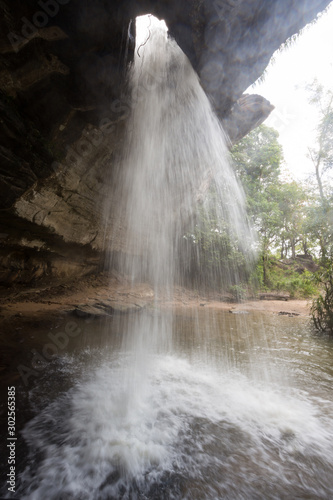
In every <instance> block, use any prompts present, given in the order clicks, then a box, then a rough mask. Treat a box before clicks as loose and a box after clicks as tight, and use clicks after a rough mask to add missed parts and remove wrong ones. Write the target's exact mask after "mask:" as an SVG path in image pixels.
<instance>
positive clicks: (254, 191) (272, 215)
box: [231, 125, 283, 286]
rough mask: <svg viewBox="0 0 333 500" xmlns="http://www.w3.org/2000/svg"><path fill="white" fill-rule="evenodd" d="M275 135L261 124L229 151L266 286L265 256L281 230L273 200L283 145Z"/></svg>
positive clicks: (279, 216) (270, 129) (278, 214)
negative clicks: (257, 242)
mask: <svg viewBox="0 0 333 500" xmlns="http://www.w3.org/2000/svg"><path fill="white" fill-rule="evenodd" d="M278 136H279V134H278V132H277V131H276V130H274V129H273V128H270V127H267V126H266V125H261V126H260V127H258V128H256V129H254V130H253V131H252V132H250V134H248V135H247V136H246V137H245V138H244V139H242V140H241V141H240V142H239V143H238V144H236V145H235V146H234V148H233V149H232V152H231V154H232V158H233V161H234V166H235V170H236V172H237V174H238V176H239V178H240V179H241V181H242V184H243V186H244V190H245V193H246V196H247V205H248V213H249V216H250V218H251V219H252V223H253V225H254V227H255V229H256V230H257V232H258V234H259V235H260V243H261V260H262V269H263V284H264V285H265V286H269V277H268V269H267V265H268V256H269V250H270V248H271V247H272V245H274V244H275V243H276V242H277V240H278V238H279V233H280V230H281V210H280V206H279V202H278V199H277V197H276V184H277V183H278V179H279V175H280V171H281V163H282V160H283V153H282V146H281V145H280V144H279V142H278Z"/></svg>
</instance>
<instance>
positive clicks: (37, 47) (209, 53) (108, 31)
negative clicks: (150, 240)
mask: <svg viewBox="0 0 333 500" xmlns="http://www.w3.org/2000/svg"><path fill="white" fill-rule="evenodd" d="M328 3H329V1H328V0H312V1H311V2H310V0H301V1H299V2H297V3H296V2H293V1H292V0H283V1H279V0H250V1H249V0H247V1H245V0H215V1H211V0H188V1H186V2H179V1H178V2H176V1H175V0H164V1H160V2H156V1H155V0H137V1H135V0H123V1H115V0H109V1H105V0H86V1H85V2H82V1H80V0H38V1H35V0H24V1H23V0H2V2H1V3H0V9H1V11H2V16H1V19H0V28H1V30H0V32H1V35H0V61H1V64H0V112H1V121H0V208H1V213H0V271H1V276H2V281H3V282H4V283H8V284H9V283H15V282H24V283H29V279H31V280H33V279H42V278H45V279H48V277H50V276H51V277H52V276H62V275H64V276H66V272H65V271H64V268H63V267H62V266H61V265H60V264H59V263H60V262H63V261H64V260H67V262H70V263H71V266H72V267H71V269H72V271H70V270H68V272H67V275H68V276H70V275H72V274H75V272H76V271H75V270H78V269H80V271H77V273H78V274H79V275H80V273H81V274H84V273H85V272H91V271H92V270H93V269H97V267H98V260H99V259H98V255H100V252H101V251H103V249H104V247H105V240H104V228H103V226H102V222H101V221H102V214H103V211H104V208H105V203H106V200H107V199H108V209H109V211H110V214H111V216H110V227H109V231H108V232H109V234H112V242H113V243H112V245H113V247H112V249H111V250H112V251H115V252H118V251H125V249H124V248H123V247H122V239H121V221H116V220H113V218H112V214H113V207H115V206H116V205H117V189H116V186H115V185H114V184H113V181H112V179H113V166H114V163H115V162H114V158H115V157H116V155H117V151H118V150H119V148H120V147H121V140H122V130H123V123H124V119H125V118H126V115H127V113H128V110H129V107H128V106H129V105H128V101H127V100H126V85H125V70H126V65H127V64H128V62H129V61H130V60H131V58H132V56H133V50H134V38H133V37H134V20H135V17H136V16H138V15H142V14H147V13H152V14H154V15H156V16H157V17H159V18H160V19H162V18H163V19H165V20H166V23H167V25H168V27H169V31H170V33H171V35H172V36H173V37H174V38H175V39H176V40H177V42H178V43H179V45H180V46H181V48H182V49H183V50H184V52H185V53H186V55H187V56H188V57H189V59H190V61H191V63H192V65H193V67H194V68H195V69H196V70H197V71H198V73H199V75H200V78H201V82H202V85H203V87H204V89H205V90H206V92H207V93H208V94H209V95H210V98H211V99H212V102H213V104H214V106H215V109H216V111H217V113H218V115H219V116H220V118H221V120H222V121H223V123H224V126H225V129H226V131H227V133H228V134H229V137H230V141H231V143H233V142H236V141H237V140H239V139H240V138H241V137H243V136H244V135H246V133H248V132H249V131H250V130H251V129H252V128H254V127H255V126H257V125H259V124H260V123H262V121H263V120H264V119H265V118H266V117H267V116H268V115H269V113H270V112H271V110H272V109H273V106H272V105H271V104H270V103H268V102H267V101H266V100H264V99H263V98H261V97H260V96H243V95H242V94H243V92H244V91H245V90H246V88H247V87H248V86H249V85H250V84H251V83H253V82H254V81H255V80H256V79H257V78H258V77H259V76H260V75H261V73H262V72H263V70H264V69H265V67H266V65H267V63H268V62H269V59H270V57H271V56H272V54H273V52H274V51H275V50H276V49H277V48H278V47H279V46H280V44H281V43H283V42H284V41H285V40H286V39H287V38H288V37H289V36H291V35H293V34H294V33H296V32H298V31H299V29H300V28H302V27H303V26H304V25H305V24H306V23H308V22H309V21H311V20H312V19H313V18H314V17H315V16H316V14H317V13H318V12H319V11H321V10H322V9H324V8H325V7H326V6H327V5H328ZM131 21H132V22H131ZM110 186H111V187H112V193H113V194H112V199H111V201H110V200H109V198H110V194H109V193H110ZM36 242H37V243H36ZM106 243H108V240H106ZM78 248H81V250H82V251H77V250H78ZM91 259H92V260H91ZM11 268H13V269H12V271H13V272H12V273H10V272H8V269H11ZM6 270H7V271H6Z"/></svg>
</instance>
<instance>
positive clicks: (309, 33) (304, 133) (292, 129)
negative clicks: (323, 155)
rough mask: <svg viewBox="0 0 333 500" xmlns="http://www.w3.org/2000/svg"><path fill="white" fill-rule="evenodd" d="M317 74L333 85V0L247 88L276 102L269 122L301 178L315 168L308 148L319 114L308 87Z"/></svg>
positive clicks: (322, 81) (328, 85)
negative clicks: (257, 79) (309, 98)
mask: <svg viewBox="0 0 333 500" xmlns="http://www.w3.org/2000/svg"><path fill="white" fill-rule="evenodd" d="M314 78H317V80H318V81H319V83H322V84H323V85H324V86H326V87H328V88H331V89H332V88H333V2H332V3H331V5H330V8H329V10H328V12H327V13H326V14H323V15H322V16H321V17H320V19H319V20H318V21H317V22H316V24H313V25H310V26H308V27H306V28H305V30H304V33H303V34H301V35H300V36H299V38H298V39H297V40H296V41H295V42H294V43H292V44H291V46H290V47H288V48H286V49H284V50H283V51H281V52H277V53H275V54H274V62H273V63H272V64H270V66H269V67H268V69H267V74H266V76H265V79H264V81H263V82H262V83H260V84H256V85H254V86H252V87H250V88H249V89H248V90H247V92H248V93H255V94H260V95H262V96H263V97H266V99H268V100H269V101H270V102H271V103H272V104H273V105H274V106H275V110H274V111H273V112H272V114H271V115H270V117H269V118H268V119H267V120H266V122H265V124H266V125H268V126H271V127H274V128H275V129H277V130H278V132H279V134H280V138H279V140H280V143H281V144H282V146H283V151H284V157H285V162H286V167H287V169H288V170H290V171H291V173H292V175H293V177H294V178H296V179H299V180H302V179H305V178H307V177H308V176H309V174H312V173H313V171H314V169H313V166H312V163H311V160H309V159H308V158H307V152H308V147H309V146H313V144H314V142H315V136H316V133H315V129H316V126H317V124H318V120H319V118H318V113H317V112H316V109H315V107H314V106H312V105H310V104H309V103H308V97H309V96H308V93H307V92H306V90H305V86H306V85H307V84H309V83H312V81H313V80H314Z"/></svg>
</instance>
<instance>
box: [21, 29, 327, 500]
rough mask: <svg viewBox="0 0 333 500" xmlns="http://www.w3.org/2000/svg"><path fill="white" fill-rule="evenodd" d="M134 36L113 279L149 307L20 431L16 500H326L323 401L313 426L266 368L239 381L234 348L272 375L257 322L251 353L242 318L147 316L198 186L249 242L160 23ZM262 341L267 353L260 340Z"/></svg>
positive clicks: (217, 149)
mask: <svg viewBox="0 0 333 500" xmlns="http://www.w3.org/2000/svg"><path fill="white" fill-rule="evenodd" d="M139 24H140V21H139ZM139 24H138V27H139ZM137 32H138V33H140V30H137ZM141 33H142V34H141V35H140V34H139V35H138V37H137V44H136V49H135V60H134V63H133V65H132V67H131V69H130V89H131V93H132V107H131V114H130V117H129V118H128V122H127V131H126V140H125V148H124V151H123V154H122V158H121V159H120V166H119V172H120V173H119V179H118V183H117V186H119V189H121V200H122V203H121V204H120V206H119V218H121V220H122V225H123V228H124V229H125V233H126V245H125V247H126V253H124V254H123V255H122V257H121V259H120V262H119V266H120V269H121V271H122V273H123V274H124V275H126V276H127V277H128V279H129V280H130V281H131V282H133V283H135V282H141V281H148V282H150V283H151V284H152V287H153V289H154V296H155V299H154V303H153V304H152V307H151V308H149V309H147V310H144V311H142V312H141V313H140V314H138V315H133V316H128V317H127V318H121V319H119V322H117V320H116V319H114V320H113V322H112V324H111V329H112V330H113V331H116V332H117V333H118V332H120V334H121V336H122V341H121V342H120V343H118V344H117V342H115V343H114V344H111V346H110V345H109V344H107V343H106V345H105V348H104V350H99V351H98V354H97V357H98V359H99V364H98V367H97V368H96V369H95V370H93V371H92V373H91V371H89V372H88V373H85V374H84V375H82V377H81V379H80V380H79V381H78V383H76V384H75V385H74V387H73V388H72V389H71V390H69V391H68V392H66V393H64V394H62V395H61V396H60V397H59V398H58V399H56V400H55V401H54V402H53V403H51V404H49V406H47V407H46V408H45V409H44V410H43V411H42V412H41V413H40V414H39V415H37V416H36V417H35V418H34V419H33V420H31V422H29V423H28V424H27V426H26V428H25V430H24V436H25V439H26V441H27V443H28V446H29V449H30V458H29V463H28V465H27V467H26V469H25V470H24V472H23V474H22V475H21V478H20V485H19V487H18V494H19V496H20V497H21V498H22V499H25V500H45V499H46V498H47V499H48V500H60V499H62V500H65V499H67V500H69V499H73V500H111V499H113V500H117V499H124V500H125V499H133V500H134V499H151V500H161V499H165V500H166V499H177V500H180V499H188V500H202V499H207V500H211V499H222V498H228V499H237V500H238V499H239V500H241V499H242V500H244V499H246V500H247V499H251V498H257V499H261V500H264V499H265V500H266V499H268V498H270V499H275V498H276V499H282V498H288V499H289V498H309V499H310V498H322V499H328V498H330V497H332V495H333V488H332V484H330V481H329V479H328V478H329V475H330V473H331V472H332V467H331V465H330V462H331V461H332V460H331V459H332V458H333V450H332V445H331V438H330V436H331V435H332V432H333V426H332V423H330V421H329V415H330V414H332V415H333V403H332V402H331V401H328V400H325V396H324V395H323V396H322V404H323V407H324V410H323V412H322V414H320V415H319V410H318V408H317V406H316V405H315V403H314V400H315V399H314V398H312V399H311V398H310V397H308V396H307V395H306V394H304V397H303V398H302V397H296V396H299V394H297V392H298V391H295V393H296V395H295V393H294V392H293V391H292V390H290V391H289V392H288V390H287V387H282V390H278V386H277V384H274V383H273V382H274V381H272V380H270V378H269V377H267V379H266V380H263V378H264V377H262V374H263V373H266V372H265V370H258V373H259V374H260V377H261V379H262V380H259V381H258V378H259V377H257V378H256V377H255V376H253V373H252V372H251V370H247V369H246V367H247V359H246V355H247V353H245V352H244V350H246V349H248V350H249V351H251V352H249V353H248V357H251V356H252V355H253V356H255V355H256V359H255V362H254V364H256V363H257V364H259V358H260V356H259V355H258V354H257V353H256V347H257V345H258V346H259V345H260V346H261V349H262V353H261V356H262V354H263V353H264V356H265V358H267V365H268V364H271V365H272V364H274V356H275V355H276V354H275V353H274V349H273V348H272V350H271V351H269V350H268V345H267V349H266V343H265V342H263V341H262V339H261V340H258V338H259V337H260V335H261V327H260V324H259V323H258V324H256V323H254V325H255V326H254V332H252V333H251V335H253V338H254V339H255V340H253V343H252V344H251V343H249V342H248V343H247V342H246V341H245V340H243V338H242V336H247V337H248V336H249V335H250V333H248V332H247V331H246V325H245V321H243V320H242V319H241V318H239V319H238V320H237V319H236V318H235V319H234V318H233V321H234V323H232V325H231V323H227V322H225V323H223V322H221V318H220V317H217V318H214V317H208V316H207V315H205V314H204V311H200V314H199V313H198V314H197V315H196V316H195V317H194V318H193V315H192V316H191V318H190V317H188V318H186V317H184V318H183V319H182V320H180V319H179V318H178V317H176V316H173V314H172V313H171V312H165V311H161V310H160V299H162V298H163V300H166V299H170V298H172V296H173V288H174V284H175V283H176V282H177V281H178V280H179V278H180V277H181V272H182V269H181V266H180V265H179V261H178V253H179V250H180V249H179V247H178V241H179V235H180V234H182V231H183V228H184V227H189V222H190V221H191V215H192V213H193V212H194V210H195V207H196V206H197V203H198V200H199V199H200V198H203V197H204V193H205V190H206V189H207V186H208V185H209V183H210V182H214V183H215V185H216V187H217V191H218V193H219V197H218V198H219V209H220V213H219V217H221V218H224V220H226V221H228V222H229V225H230V226H231V227H232V228H233V237H234V238H236V239H238V241H239V242H240V244H241V243H242V244H243V245H244V247H247V246H249V247H251V245H252V246H254V242H253V240H252V235H251V230H250V229H249V227H248V224H247V222H246V215H245V210H244V200H243V195H242V190H241V188H240V186H239V185H238V183H237V180H236V178H235V176H234V174H233V171H232V169H231V167H230V165H229V162H228V159H227V156H228V155H227V148H226V145H225V138H224V134H223V130H222V128H221V126H220V123H219V121H218V119H217V118H216V116H215V115H214V113H213V111H212V108H211V105H210V102H209V100H208V98H207V96H206V95H205V93H204V92H203V90H202V88H201V86H200V83H199V79H198V76H197V75H196V74H195V72H194V71H193V69H192V67H191V65H190V63H189V61H188V60H187V58H186V57H185V55H184V54H183V53H182V51H181V50H180V49H179V47H178V46H177V44H176V43H175V42H174V41H173V40H172V39H170V38H168V35H167V31H166V28H165V25H163V24H161V23H157V22H156V21H155V20H153V19H151V20H150V25H149V28H148V29H147V30H146V31H142V32H141ZM184 258H185V259H186V256H185V257H184ZM230 316H233V315H230ZM230 321H231V320H229V322H230ZM270 328H271V329H272V326H270ZM174 329H176V332H177V335H176V338H175V342H174V345H173V343H172V337H173V330H174ZM193 331H195V332H198V336H197V337H195V335H193ZM200 332H203V333H202V335H201V336H200ZM228 335H230V338H231V337H233V338H234V344H230V346H229V340H230V338H228ZM256 335H258V338H257V337H256ZM110 336H111V332H110ZM174 336H175V335H174ZM189 339H190V340H189ZM237 342H238V344H239V349H238V352H236V350H235V347H236V343H237ZM274 342H275V344H274ZM272 343H273V345H276V351H278V352H279V353H280V351H279V343H278V341H276V339H275V337H274V335H273V341H272ZM243 344H245V349H244V345H243ZM207 345H208V347H207ZM209 345H210V347H209ZM289 350H291V348H290V346H289ZM227 351H228V353H227ZM271 352H273V353H274V354H271ZM281 352H282V351H281ZM280 355H281V356H282V354H281V353H280ZM64 363H65V361H64ZM283 391H284V392H286V393H284V392H283ZM32 392H33V391H32ZM31 397H32V398H33V394H31ZM309 463H310V465H309ZM321 471H323V472H322V475H321V476H320V473H321ZM319 476H320V480H319V481H317V480H316V478H317V477H319Z"/></svg>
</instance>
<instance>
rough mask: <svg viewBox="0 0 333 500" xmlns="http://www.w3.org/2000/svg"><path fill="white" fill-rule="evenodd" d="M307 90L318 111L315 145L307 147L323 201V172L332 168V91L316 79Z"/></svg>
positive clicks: (325, 172)
mask: <svg viewBox="0 0 333 500" xmlns="http://www.w3.org/2000/svg"><path fill="white" fill-rule="evenodd" d="M307 90H308V92H309V102H310V104H313V105H314V106H315V107H316V108H317V110H318V112H319V123H318V126H317V137H316V146H315V147H313V148H309V158H310V159H311V161H312V163H313V166H314V169H315V175H316V180H317V184H318V189H319V194H320V197H321V199H322V200H323V201H324V200H325V197H326V194H325V186H324V178H325V174H327V172H329V171H330V170H332V168H333V147H332V144H333V91H332V90H330V89H325V88H324V86H323V85H321V84H320V83H318V81H317V80H316V79H315V80H314V81H313V82H312V83H311V84H310V85H308V86H307Z"/></svg>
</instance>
